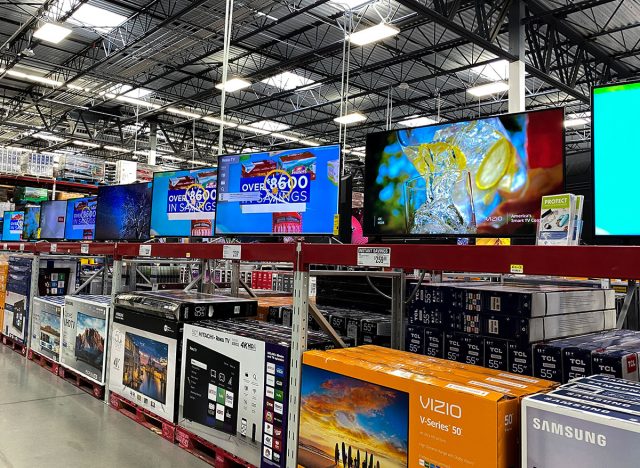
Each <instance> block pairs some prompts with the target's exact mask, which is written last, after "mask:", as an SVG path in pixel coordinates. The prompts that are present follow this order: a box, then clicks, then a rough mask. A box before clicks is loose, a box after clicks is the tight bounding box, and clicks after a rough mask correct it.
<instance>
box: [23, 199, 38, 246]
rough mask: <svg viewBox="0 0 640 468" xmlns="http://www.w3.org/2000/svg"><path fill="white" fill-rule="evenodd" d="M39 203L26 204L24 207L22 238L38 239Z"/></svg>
mask: <svg viewBox="0 0 640 468" xmlns="http://www.w3.org/2000/svg"><path fill="white" fill-rule="evenodd" d="M40 211H41V208H40V205H27V206H25V207H24V223H23V226H22V238H23V239H24V240H38V239H40Z"/></svg>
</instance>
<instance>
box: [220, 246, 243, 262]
mask: <svg viewBox="0 0 640 468" xmlns="http://www.w3.org/2000/svg"><path fill="white" fill-rule="evenodd" d="M222 258H224V259H225V260H240V259H241V258H242V246H241V245H223V246H222Z"/></svg>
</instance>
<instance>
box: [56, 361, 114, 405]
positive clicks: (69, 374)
mask: <svg viewBox="0 0 640 468" xmlns="http://www.w3.org/2000/svg"><path fill="white" fill-rule="evenodd" d="M58 375H59V376H60V377H62V378H63V379H64V380H66V381H67V382H69V383H70V384H71V385H74V386H75V387H78V388H79V389H80V390H84V391H85V392H87V393H89V394H91V395H93V396H94V397H96V398H98V399H99V400H102V399H103V398H104V385H100V384H97V383H95V382H94V381H93V380H91V379H89V378H88V377H85V376H84V375H82V374H80V373H78V372H76V371H74V370H71V369H68V368H66V367H63V366H59V367H58Z"/></svg>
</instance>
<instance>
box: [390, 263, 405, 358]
mask: <svg viewBox="0 0 640 468" xmlns="http://www.w3.org/2000/svg"><path fill="white" fill-rule="evenodd" d="M406 284H407V281H406V275H405V273H404V270H402V271H400V274H398V275H393V276H392V277H391V348H393V349H400V350H402V349H404V315H405V313H404V308H405V303H404V302H405V296H406Z"/></svg>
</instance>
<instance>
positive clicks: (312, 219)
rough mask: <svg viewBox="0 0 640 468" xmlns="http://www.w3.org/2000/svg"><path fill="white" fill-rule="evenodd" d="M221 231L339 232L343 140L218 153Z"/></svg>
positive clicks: (268, 233)
mask: <svg viewBox="0 0 640 468" xmlns="http://www.w3.org/2000/svg"><path fill="white" fill-rule="evenodd" d="M218 182H219V183H218V211H217V219H216V234H219V235H265V234H267V235H280V236H285V235H292V234H293V235H295V234H298V235H334V234H337V232H336V230H337V227H338V202H339V187H340V146H338V145H332V146H319V147H316V148H300V149H292V150H283V151H272V152H262V153H249V154H238V155H232V156H221V157H220V158H218Z"/></svg>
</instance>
